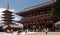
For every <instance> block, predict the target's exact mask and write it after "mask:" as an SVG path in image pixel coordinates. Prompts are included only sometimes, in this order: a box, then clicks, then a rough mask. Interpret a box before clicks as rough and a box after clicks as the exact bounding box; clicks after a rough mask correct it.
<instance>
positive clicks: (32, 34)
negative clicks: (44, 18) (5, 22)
mask: <svg viewBox="0 0 60 35" xmlns="http://www.w3.org/2000/svg"><path fill="white" fill-rule="evenodd" d="M0 35H17V33H16V32H14V33H5V32H0ZM18 35H46V33H45V32H27V33H25V32H22V33H19V34H18ZM47 35H60V32H48V33H47Z"/></svg>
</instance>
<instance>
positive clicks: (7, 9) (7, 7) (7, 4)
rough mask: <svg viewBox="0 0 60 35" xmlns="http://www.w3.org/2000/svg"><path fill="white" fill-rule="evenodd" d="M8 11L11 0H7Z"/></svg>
mask: <svg viewBox="0 0 60 35" xmlns="http://www.w3.org/2000/svg"><path fill="white" fill-rule="evenodd" d="M6 10H9V0H7V9H6Z"/></svg>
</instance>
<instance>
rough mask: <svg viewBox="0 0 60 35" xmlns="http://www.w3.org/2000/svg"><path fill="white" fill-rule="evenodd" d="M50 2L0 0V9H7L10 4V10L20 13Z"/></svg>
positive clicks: (39, 0) (44, 0) (46, 0)
mask: <svg viewBox="0 0 60 35" xmlns="http://www.w3.org/2000/svg"><path fill="white" fill-rule="evenodd" d="M48 1H50V0H0V8H7V3H8V2H9V6H10V9H14V10H15V11H16V12H20V11H23V10H24V9H25V8H29V7H32V6H35V5H38V4H41V3H45V2H48Z"/></svg>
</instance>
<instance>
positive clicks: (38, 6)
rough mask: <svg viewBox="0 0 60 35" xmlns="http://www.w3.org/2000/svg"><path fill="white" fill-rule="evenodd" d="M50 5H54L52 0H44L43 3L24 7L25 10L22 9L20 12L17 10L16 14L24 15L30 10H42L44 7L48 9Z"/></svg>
mask: <svg viewBox="0 0 60 35" xmlns="http://www.w3.org/2000/svg"><path fill="white" fill-rule="evenodd" d="M52 5H54V4H53V2H52V1H49V2H46V3H43V4H39V5H36V6H32V7H30V8H26V9H25V10H23V11H21V12H18V13H16V14H18V15H19V16H24V15H26V14H29V13H31V12H36V11H37V12H38V11H44V10H45V9H48V7H50V8H51V7H52Z"/></svg>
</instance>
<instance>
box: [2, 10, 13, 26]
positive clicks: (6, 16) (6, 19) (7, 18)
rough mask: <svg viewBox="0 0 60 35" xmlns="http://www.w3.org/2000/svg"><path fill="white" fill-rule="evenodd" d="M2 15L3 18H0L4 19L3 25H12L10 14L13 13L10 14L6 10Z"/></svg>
mask: <svg viewBox="0 0 60 35" xmlns="http://www.w3.org/2000/svg"><path fill="white" fill-rule="evenodd" d="M3 13H4V14H2V15H3V16H4V17H2V18H4V20H3V21H4V24H6V25H10V24H12V21H13V20H12V16H13V15H12V13H13V12H11V11H9V10H8V9H6V10H5V11H3Z"/></svg>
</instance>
